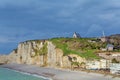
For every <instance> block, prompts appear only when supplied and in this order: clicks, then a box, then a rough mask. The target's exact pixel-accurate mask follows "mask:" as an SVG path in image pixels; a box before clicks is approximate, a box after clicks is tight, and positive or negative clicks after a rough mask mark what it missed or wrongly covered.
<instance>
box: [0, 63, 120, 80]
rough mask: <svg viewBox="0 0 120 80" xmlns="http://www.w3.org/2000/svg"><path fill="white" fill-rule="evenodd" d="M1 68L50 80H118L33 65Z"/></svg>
mask: <svg viewBox="0 0 120 80" xmlns="http://www.w3.org/2000/svg"><path fill="white" fill-rule="evenodd" d="M0 67H2V68H8V69H12V70H15V71H19V72H23V73H28V74H30V75H36V76H40V77H42V76H43V77H45V78H47V79H50V80H119V79H120V78H119V77H115V78H113V77H112V76H110V75H103V74H98V73H87V72H82V71H70V70H64V69H54V68H43V67H38V66H34V65H26V64H5V65H0Z"/></svg>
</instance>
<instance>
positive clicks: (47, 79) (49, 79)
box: [2, 67, 52, 80]
mask: <svg viewBox="0 0 120 80" xmlns="http://www.w3.org/2000/svg"><path fill="white" fill-rule="evenodd" d="M2 68H4V67H2ZM5 69H8V70H12V71H15V72H18V73H22V74H25V75H30V76H34V77H38V78H42V79H45V80H52V79H51V78H47V77H44V76H40V75H37V74H32V73H28V72H23V71H19V70H15V69H11V68H5Z"/></svg>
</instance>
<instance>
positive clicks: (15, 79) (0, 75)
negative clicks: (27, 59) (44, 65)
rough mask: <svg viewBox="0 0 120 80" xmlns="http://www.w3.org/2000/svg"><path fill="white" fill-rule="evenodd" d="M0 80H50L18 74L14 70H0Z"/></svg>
mask: <svg viewBox="0 0 120 80" xmlns="http://www.w3.org/2000/svg"><path fill="white" fill-rule="evenodd" d="M0 80H50V79H47V78H44V77H42V76H41V77H40V76H36V75H32V74H28V73H23V72H18V71H15V70H11V69H7V68H0Z"/></svg>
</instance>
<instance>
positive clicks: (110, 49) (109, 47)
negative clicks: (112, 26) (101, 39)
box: [106, 44, 114, 51]
mask: <svg viewBox="0 0 120 80" xmlns="http://www.w3.org/2000/svg"><path fill="white" fill-rule="evenodd" d="M113 48H114V46H113V45H112V44H108V45H107V46H106V49H107V51H113Z"/></svg>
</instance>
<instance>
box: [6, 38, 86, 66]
mask: <svg viewBox="0 0 120 80" xmlns="http://www.w3.org/2000/svg"><path fill="white" fill-rule="evenodd" d="M73 58H76V61H77V62H79V63H81V62H85V59H83V58H81V57H79V56H77V55H67V56H63V51H62V50H61V49H59V48H56V46H55V45H54V44H53V43H52V42H50V41H45V40H43V41H40V40H36V41H26V42H22V43H20V44H19V45H18V48H17V49H15V50H13V52H11V53H10V55H9V60H8V63H18V64H33V65H38V66H46V67H60V68H70V67H71V63H72V62H73V61H74V60H73Z"/></svg>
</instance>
